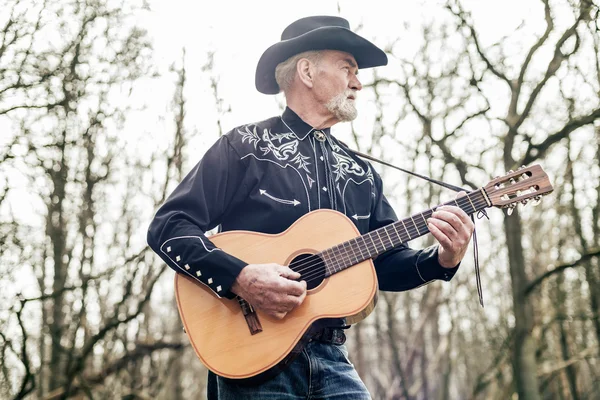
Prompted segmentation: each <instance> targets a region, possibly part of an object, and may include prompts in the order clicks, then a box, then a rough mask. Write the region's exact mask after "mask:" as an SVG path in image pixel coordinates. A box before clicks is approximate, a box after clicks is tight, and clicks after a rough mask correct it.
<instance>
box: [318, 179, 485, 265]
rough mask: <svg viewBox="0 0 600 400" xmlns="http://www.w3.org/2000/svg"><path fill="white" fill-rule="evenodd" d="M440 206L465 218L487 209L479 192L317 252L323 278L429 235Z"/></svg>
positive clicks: (482, 193)
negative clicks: (429, 224)
mask: <svg viewBox="0 0 600 400" xmlns="http://www.w3.org/2000/svg"><path fill="white" fill-rule="evenodd" d="M442 205H452V206H457V207H460V208H461V209H462V210H463V211H464V212H465V213H466V214H467V215H471V214H473V213H475V212H477V211H479V210H482V209H484V208H486V207H488V206H489V204H488V202H487V200H486V195H485V193H484V190H483V188H482V189H479V190H477V191H473V192H470V193H469V194H467V195H465V196H462V197H460V198H458V199H456V200H452V201H449V202H447V203H443V204H441V205H439V206H436V207H433V208H430V209H428V210H426V211H423V212H420V213H417V214H414V215H412V216H410V217H408V218H405V219H403V220H400V221H397V222H394V223H392V224H389V225H387V226H384V227H382V228H379V229H376V230H374V231H371V232H369V233H367V234H365V235H362V236H358V237H356V238H354V239H351V240H349V241H347V242H344V243H340V244H338V245H336V246H334V247H331V248H329V249H327V250H324V251H322V252H321V254H320V255H321V256H322V257H323V259H324V261H325V265H326V276H331V275H333V274H335V273H337V272H340V271H342V270H344V269H346V268H348V267H351V266H353V265H356V264H358V263H360V262H361V261H365V260H368V259H370V258H375V257H376V256H378V255H379V254H381V253H384V252H386V251H388V250H390V249H393V248H394V247H398V246H399V245H401V244H402V243H407V242H409V241H410V240H412V239H416V238H418V237H420V236H423V235H425V234H427V233H429V228H428V227H427V219H428V218H430V217H431V214H433V212H434V211H435V210H436V208H438V207H440V206H442Z"/></svg>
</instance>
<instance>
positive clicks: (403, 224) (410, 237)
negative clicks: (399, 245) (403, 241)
mask: <svg viewBox="0 0 600 400" xmlns="http://www.w3.org/2000/svg"><path fill="white" fill-rule="evenodd" d="M400 222H402V226H404V230H405V231H406V234H407V235H408V238H409V239H411V240H412V236H410V233H409V232H408V229H406V224H405V223H404V220H401V221H400Z"/></svg>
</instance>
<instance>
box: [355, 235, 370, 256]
mask: <svg viewBox="0 0 600 400" xmlns="http://www.w3.org/2000/svg"><path fill="white" fill-rule="evenodd" d="M358 239H362V238H361V237H356V238H354V242H355V243H356V247H358V251H360V257H361V259H362V260H366V259H367V258H368V257H365V255H364V254H363V252H362V249H361V248H360V244H359V243H358Z"/></svg>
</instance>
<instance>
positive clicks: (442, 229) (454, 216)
mask: <svg viewBox="0 0 600 400" xmlns="http://www.w3.org/2000/svg"><path fill="white" fill-rule="evenodd" d="M465 194H466V193H465V192H460V193H459V194H458V196H457V198H458V197H461V196H464V195H465ZM427 227H428V228H429V231H430V232H431V234H432V235H433V236H434V237H435V238H436V239H437V241H438V242H439V243H440V246H439V250H438V261H439V263H440V265H441V266H442V267H445V268H454V267H456V266H457V265H458V263H460V262H461V260H462V259H463V257H464V256H465V253H466V251H467V247H468V246H469V242H470V240H471V235H472V234H473V229H474V225H473V222H472V221H471V219H470V218H469V216H468V215H467V214H466V213H465V212H464V211H463V210H461V209H460V208H459V207H455V206H441V207H438V208H437V209H436V210H435V211H434V212H433V214H432V216H431V218H429V219H428V220H427Z"/></svg>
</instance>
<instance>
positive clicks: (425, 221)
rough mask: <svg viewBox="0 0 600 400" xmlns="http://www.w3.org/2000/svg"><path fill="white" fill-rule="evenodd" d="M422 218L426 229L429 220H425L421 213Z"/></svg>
mask: <svg viewBox="0 0 600 400" xmlns="http://www.w3.org/2000/svg"><path fill="white" fill-rule="evenodd" d="M425 212H427V211H425ZM421 218H423V223H424V224H425V227H427V219H426V218H425V216H424V215H423V213H421Z"/></svg>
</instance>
